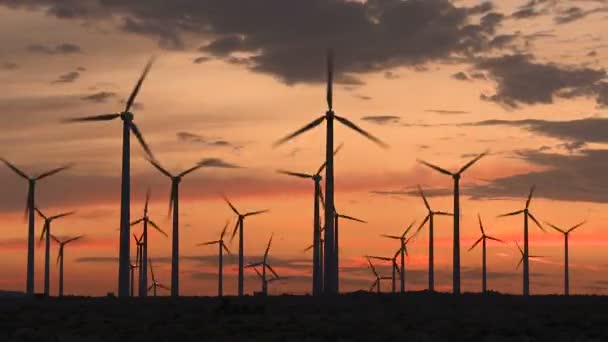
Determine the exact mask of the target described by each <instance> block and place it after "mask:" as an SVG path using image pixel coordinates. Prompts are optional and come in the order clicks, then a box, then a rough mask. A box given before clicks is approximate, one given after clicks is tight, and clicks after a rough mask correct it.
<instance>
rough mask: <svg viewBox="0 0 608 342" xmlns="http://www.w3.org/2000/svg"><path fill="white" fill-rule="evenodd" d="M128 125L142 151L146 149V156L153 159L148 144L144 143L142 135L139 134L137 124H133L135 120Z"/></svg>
mask: <svg viewBox="0 0 608 342" xmlns="http://www.w3.org/2000/svg"><path fill="white" fill-rule="evenodd" d="M130 126H131V132H133V134H135V137H136V138H137V140H138V141H139V144H140V145H141V147H142V148H143V149H144V151H146V154H147V155H148V158H150V159H154V154H153V153H152V150H151V149H150V147H149V146H148V144H146V141H145V140H144V136H143V135H142V134H141V131H140V130H139V128H137V125H136V124H135V122H131V124H130Z"/></svg>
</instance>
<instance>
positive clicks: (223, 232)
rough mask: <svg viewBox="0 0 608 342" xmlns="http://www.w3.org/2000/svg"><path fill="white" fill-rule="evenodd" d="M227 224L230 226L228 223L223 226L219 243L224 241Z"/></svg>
mask: <svg viewBox="0 0 608 342" xmlns="http://www.w3.org/2000/svg"><path fill="white" fill-rule="evenodd" d="M229 224H230V221H226V224H225V225H224V229H222V233H221V234H220V241H221V240H223V239H224V235H226V230H228V225H229Z"/></svg>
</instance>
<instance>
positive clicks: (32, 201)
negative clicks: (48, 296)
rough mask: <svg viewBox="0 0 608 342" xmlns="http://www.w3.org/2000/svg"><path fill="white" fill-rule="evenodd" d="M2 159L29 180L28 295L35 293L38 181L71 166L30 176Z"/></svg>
mask: <svg viewBox="0 0 608 342" xmlns="http://www.w3.org/2000/svg"><path fill="white" fill-rule="evenodd" d="M0 160H1V161H2V162H3V163H4V164H6V166H8V168H9V169H11V170H13V171H14V172H15V173H16V174H17V175H19V176H21V177H22V178H24V179H25V180H27V181H28V189H27V203H26V209H25V214H26V215H27V216H28V230H27V280H26V284H25V292H26V293H27V294H28V295H33V294H34V239H35V237H34V234H36V233H35V231H34V230H35V229H34V225H35V220H34V208H35V207H36V182H37V181H39V180H42V179H44V178H47V177H50V176H52V175H54V174H56V173H58V172H61V171H63V170H66V169H69V168H70V166H69V165H66V166H62V167H59V168H56V169H53V170H50V171H47V172H44V173H42V174H40V175H39V176H36V177H30V176H28V175H27V174H26V173H25V172H23V171H21V170H20V169H18V168H17V167H16V166H15V165H13V164H11V163H10V162H9V161H7V160H6V159H4V158H0Z"/></svg>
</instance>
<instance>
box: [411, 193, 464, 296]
mask: <svg viewBox="0 0 608 342" xmlns="http://www.w3.org/2000/svg"><path fill="white" fill-rule="evenodd" d="M418 192H419V193H420V197H422V200H423V201H424V206H425V207H426V209H427V210H428V214H427V215H426V217H425V218H424V220H423V221H422V223H420V226H418V229H417V230H416V232H415V233H414V235H418V232H420V231H421V230H422V228H423V227H424V225H425V224H426V223H427V222H428V223H429V291H430V292H434V291H435V244H434V239H435V238H434V236H435V232H434V223H435V220H434V219H435V215H438V216H452V215H454V214H451V213H447V212H444V211H433V210H432V209H431V206H430V205H429V202H428V201H427V199H426V196H425V195H424V192H423V191H422V188H421V187H420V185H418Z"/></svg>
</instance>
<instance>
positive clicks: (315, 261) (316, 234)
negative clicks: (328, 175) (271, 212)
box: [278, 144, 342, 296]
mask: <svg viewBox="0 0 608 342" xmlns="http://www.w3.org/2000/svg"><path fill="white" fill-rule="evenodd" d="M341 148H342V144H340V145H339V146H338V148H336V150H335V151H334V156H335V155H336V154H337V153H338V151H340V149H341ZM326 165H327V163H323V164H322V165H321V166H320V167H319V169H318V170H317V172H316V173H314V174H307V173H300V172H292V171H285V170H279V171H278V172H279V173H282V174H284V175H288V176H292V177H299V178H305V179H312V180H313V182H314V184H315V188H314V190H315V192H314V202H313V203H314V204H313V208H314V218H313V237H312V241H313V244H312V249H313V252H312V255H313V256H312V284H313V286H312V294H313V296H317V295H320V294H321V293H322V292H323V277H322V276H321V268H322V267H323V266H322V265H321V262H322V261H321V251H320V245H321V243H320V242H321V216H320V210H319V199H320V198H323V191H322V189H321V180H322V177H321V172H323V170H325V166H326ZM324 210H325V209H324Z"/></svg>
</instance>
